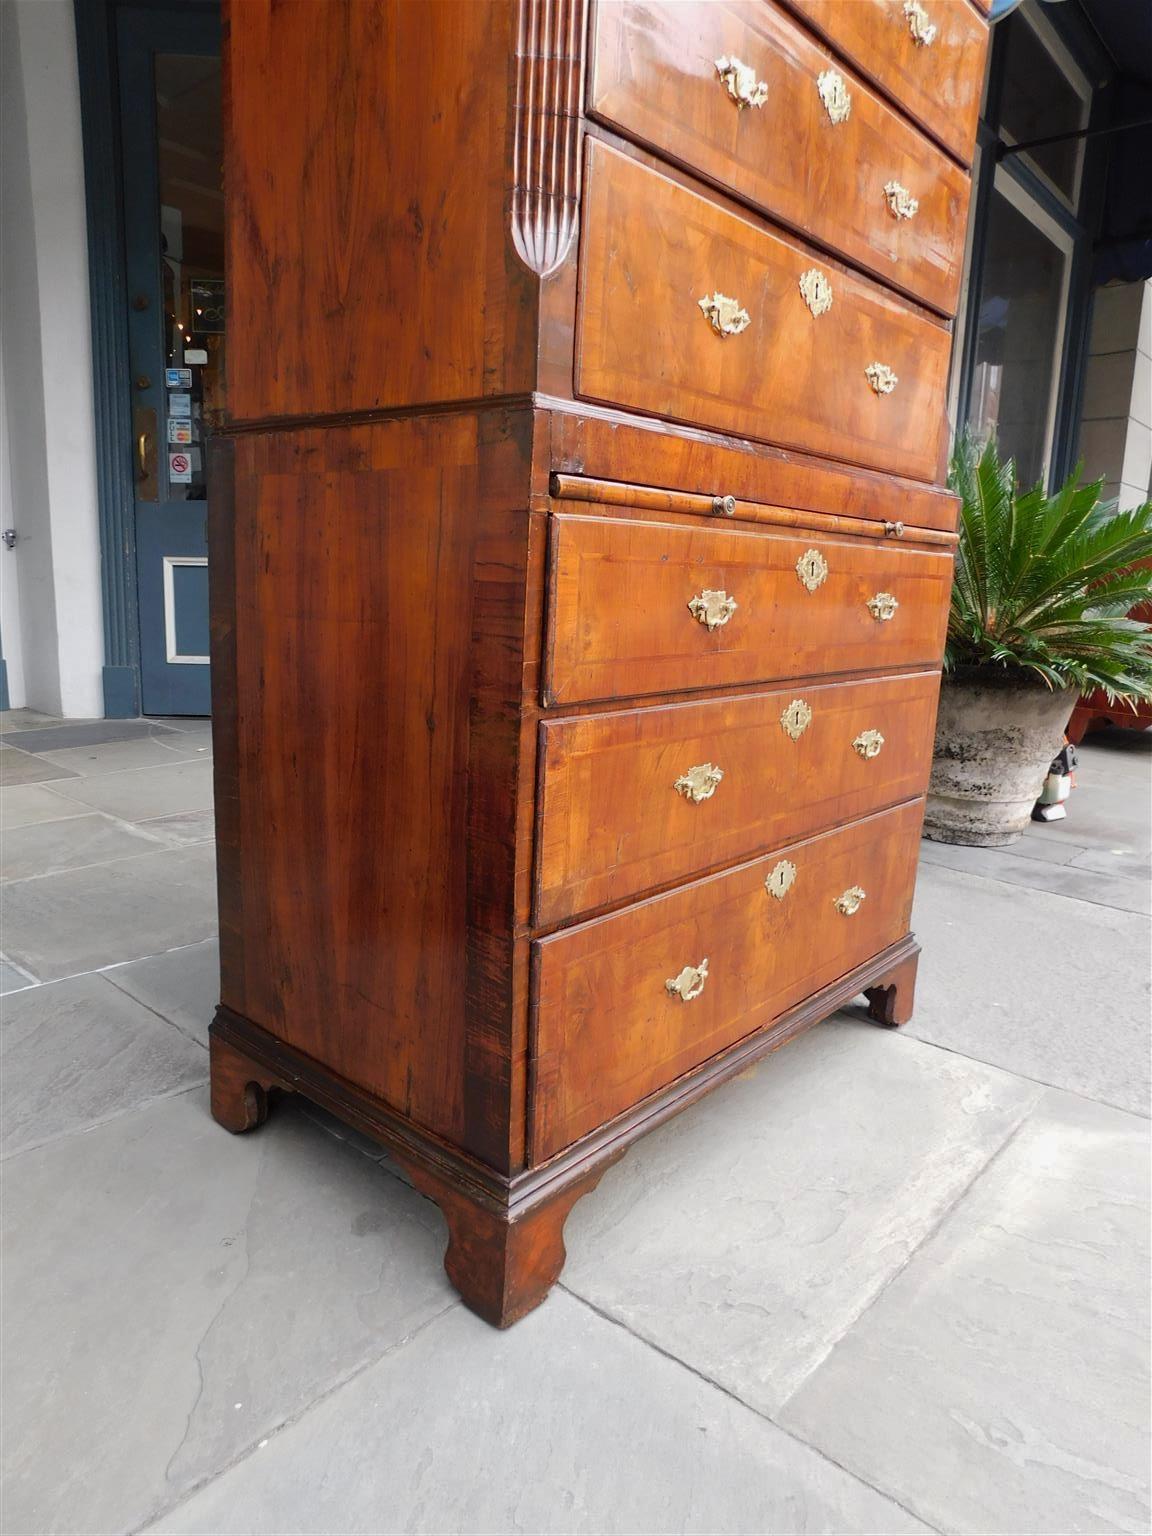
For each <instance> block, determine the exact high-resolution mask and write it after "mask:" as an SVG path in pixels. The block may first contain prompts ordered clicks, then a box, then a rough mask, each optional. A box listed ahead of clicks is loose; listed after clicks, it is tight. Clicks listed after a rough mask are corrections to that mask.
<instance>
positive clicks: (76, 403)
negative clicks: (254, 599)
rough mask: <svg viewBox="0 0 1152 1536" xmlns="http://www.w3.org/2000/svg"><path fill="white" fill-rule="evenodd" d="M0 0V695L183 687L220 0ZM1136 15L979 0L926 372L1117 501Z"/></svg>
mask: <svg viewBox="0 0 1152 1536" xmlns="http://www.w3.org/2000/svg"><path fill="white" fill-rule="evenodd" d="M1004 5H1008V6H1010V5H1011V0H1001V7H999V8H1003V7H1004ZM2 9H3V29H4V34H3V38H2V39H0V42H2V44H3V46H2V48H0V53H2V56H3V57H2V68H3V71H4V123H3V127H4V130H5V131H4V140H3V151H2V154H3V185H2V190H0V195H2V197H3V203H4V213H5V217H4V220H3V224H4V232H3V236H2V240H3V246H2V251H0V254H2V258H3V265H4V279H5V281H4V290H5V291H4V298H3V322H4V323H3V336H4V340H3V354H2V365H3V366H2V370H0V373H2V378H0V388H2V390H3V411H4V421H5V429H6V430H5V433H4V453H3V463H2V465H0V498H2V504H0V524H2V529H3V533H4V542H3V545H2V546H0V605H2V609H3V612H2V614H0V643H2V647H3V656H4V658H5V659H4V660H3V661H2V662H0V682H2V683H3V686H4V688H5V689H6V698H5V701H4V702H6V703H10V704H12V705H29V706H31V707H33V708H36V709H41V710H44V711H46V712H48V713H54V714H56V713H59V714H65V715H80V716H83V715H104V714H107V715H114V716H131V715H135V714H138V713H144V714H150V715H168V714H173V715H198V714H207V713H208V712H209V688H208V676H209V669H208V660H207V650H208V644H207V634H208V621H207V577H208V572H207V547H206V540H205V525H206V517H207V510H208V504H207V499H206V498H207V488H206V485H205V478H204V445H205V440H206V437H207V435H208V434H209V433H210V432H211V430H212V428H213V426H214V424H215V423H217V422H218V421H219V420H220V419H221V415H222V412H223V409H224V397H223V389H224V377H223V358H224V346H225V333H224V324H225V321H224V316H225V308H226V305H225V290H224V271H223V222H222V212H223V196H222V185H221V177H222V168H221V76H220V60H219V44H220V37H219V28H220V21H219V11H218V8H217V6H216V5H215V4H212V3H200V0H183V3H181V4H179V5H172V4H160V3H157V4H144V3H140V0H134V3H127V0H123V3H122V0H75V6H74V7H73V4H72V0H9V3H6V4H5V5H4V7H3V8H2ZM1150 15H1152V13H1150V12H1149V11H1148V8H1146V7H1143V6H1135V5H1118V4H1111V3H1107V0H1065V3H1061V4H1042V3H1041V0H1025V3H1024V4H1023V5H1022V6H1020V7H1019V8H1018V9H1015V10H1013V11H1012V14H1010V15H1007V16H1006V17H1005V18H1004V19H1003V20H1001V21H999V22H998V24H997V28H996V39H995V45H994V48H993V51H992V56H991V68H990V71H989V78H988V81H987V85H986V92H985V102H984V110H983V120H982V124H981V131H980V155H979V160H978V163H977V167H976V171H977V182H976V191H975V196H974V199H973V216H972V220H971V228H970V232H969V251H968V263H967V276H966V280H965V303H964V306H963V310H962V316H961V323H960V325H959V328H958V333H957V343H956V347H955V352H954V359H953V374H952V390H951V414H952V419H953V422H954V423H961V424H962V423H968V424H970V425H971V426H972V428H973V430H975V431H976V432H978V433H980V434H982V435H984V434H987V433H989V432H992V431H995V432H996V433H997V434H998V436H999V438H1000V440H1001V442H1002V444H1003V446H1004V447H1005V448H1006V449H1007V450H1008V451H1009V452H1011V453H1013V454H1014V455H1015V456H1016V458H1017V462H1018V465H1019V469H1020V475H1021V478H1022V479H1024V480H1027V481H1032V480H1034V479H1036V478H1040V477H1046V478H1047V479H1048V480H1049V481H1050V482H1051V481H1055V480H1057V479H1059V478H1060V477H1062V476H1063V475H1064V474H1066V473H1067V471H1068V470H1069V469H1070V468H1071V467H1072V465H1073V464H1074V463H1075V462H1076V460H1077V458H1078V457H1079V456H1083V458H1084V459H1085V461H1086V468H1087V470H1088V472H1089V473H1090V474H1094V475H1095V474H1100V475H1102V476H1103V477H1104V478H1105V479H1106V481H1107V483H1108V490H1109V493H1110V494H1114V495H1117V496H1120V497H1122V498H1123V499H1124V500H1125V502H1126V503H1127V504H1131V503H1133V502H1134V501H1139V500H1140V499H1142V497H1144V496H1146V495H1147V494H1148V484H1149V459H1150V458H1152V422H1150V417H1152V411H1150V410H1149V379H1150V378H1152V357H1150V356H1149V354H1150V353H1152V343H1150V341H1149V328H1150V327H1152V298H1150V286H1149V283H1148V282H1147V278H1148V275H1149V271H1150V270H1152V261H1150V259H1149V250H1150V249H1152V207H1150V206H1149V204H1150V202H1152V199H1150V197H1149V193H1148V181H1147V176H1146V174H1145V175H1143V176H1141V174H1140V169H1141V167H1143V168H1145V169H1146V167H1147V164H1148V163H1149V160H1150V159H1152V127H1150V126H1149V119H1152V21H1150V19H1149V17H1150ZM269 89H270V90H274V89H275V82H271V81H270V82H269ZM285 110H286V111H290V110H291V103H285ZM1141 122H1142V123H1143V126H1142V127H1140V126H1136V127H1133V126H1131V125H1132V124H1139V123H1141Z"/></svg>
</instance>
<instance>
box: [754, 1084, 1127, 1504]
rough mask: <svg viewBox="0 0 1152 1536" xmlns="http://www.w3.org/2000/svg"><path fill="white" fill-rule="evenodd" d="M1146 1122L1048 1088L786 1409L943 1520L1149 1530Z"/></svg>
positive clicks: (852, 1461)
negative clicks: (966, 1193)
mask: <svg viewBox="0 0 1152 1536" xmlns="http://www.w3.org/2000/svg"><path fill="white" fill-rule="evenodd" d="M1148 1129H1149V1128H1148V1125H1147V1123H1146V1122H1144V1121H1142V1120H1140V1119H1139V1118H1137V1117H1135V1116H1132V1115H1127V1114H1124V1113H1122V1112H1121V1111H1118V1110H1112V1109H1108V1108H1105V1107H1103V1106H1101V1105H1095V1104H1089V1103H1087V1102H1085V1101H1083V1100H1079V1099H1075V1098H1072V1097H1070V1096H1068V1095H1064V1094H1060V1093H1055V1092H1053V1093H1050V1094H1049V1095H1047V1096H1046V1097H1045V1099H1044V1100H1043V1102H1042V1104H1041V1106H1040V1107H1039V1109H1038V1111H1037V1113H1036V1114H1035V1115H1034V1116H1033V1117H1032V1118H1031V1119H1030V1120H1029V1121H1028V1123H1027V1125H1026V1126H1025V1127H1024V1129H1023V1130H1022V1131H1021V1133H1020V1135H1019V1136H1018V1137H1017V1138H1016V1140H1015V1141H1014V1142H1013V1143H1012V1145H1011V1146H1010V1147H1009V1148H1008V1149H1007V1150H1006V1151H1005V1152H1004V1154H1003V1155H1002V1156H1001V1157H1000V1158H999V1159H998V1160H997V1162H996V1163H995V1164H994V1165H993V1166H992V1167H991V1168H989V1169H988V1171H987V1172H986V1173H985V1175H984V1177H983V1178H982V1179H981V1180H980V1181H979V1183H978V1184H976V1185H975V1186H974V1188H973V1189H972V1191H971V1193H970V1195H969V1196H968V1198H967V1199H965V1200H964V1201H963V1202H962V1204H961V1205H960V1206H959V1207H958V1208H957V1209H956V1210H955V1211H954V1212H953V1213H952V1215H951V1216H950V1217H949V1218H948V1219H947V1220H946V1221H945V1222H944V1223H943V1225H942V1226H941V1228H940V1230H939V1231H938V1232H937V1233H936V1234H935V1236H934V1237H932V1238H931V1239H930V1240H929V1241H928V1242H927V1243H926V1244H925V1245H924V1247H923V1248H922V1249H921V1250H920V1251H919V1252H918V1253H917V1254H916V1255H915V1257H914V1258H913V1259H912V1261H911V1263H910V1264H909V1265H908V1267H907V1268H906V1269H905V1270H904V1271H903V1273H902V1274H900V1275H899V1276H897V1278H896V1279H895V1280H894V1281H893V1283H892V1284H891V1286H889V1288H888V1289H887V1290H886V1291H885V1292H884V1294H883V1296H881V1297H880V1299H879V1300H878V1301H877V1302H876V1304H875V1306H873V1307H872V1308H871V1310H870V1311H868V1312H867V1313H866V1314H865V1315H864V1316H863V1317H862V1318H861V1319H860V1321H859V1322H858V1323H857V1324H856V1326H855V1327H854V1328H853V1329H852V1330H851V1331H850V1332H849V1333H848V1334H847V1336H846V1337H845V1338H844V1339H843V1340H842V1341H841V1342H840V1343H839V1344H838V1345H837V1347H836V1349H835V1350H834V1351H833V1353H832V1355H831V1356H830V1358H829V1359H828V1360H827V1362H826V1363H825V1364H824V1365H823V1366H822V1367H821V1369H820V1370H818V1371H817V1372H816V1373H815V1374H814V1375H813V1376H812V1377H811V1378H810V1379H809V1380H808V1381H807V1382H806V1383H805V1385H804V1386H803V1387H802V1388H801V1389H800V1391H799V1392H798V1393H797V1395H796V1396H795V1397H794V1398H793V1399H792V1401H791V1402H790V1403H789V1404H788V1405H787V1407H786V1408H785V1409H784V1411H783V1414H782V1422H783V1423H784V1424H786V1425H787V1426H789V1427H790V1428H792V1429H794V1430H795V1431H796V1432H797V1433H799V1434H801V1435H803V1436H804V1438H805V1439H807V1440H809V1441H810V1442H811V1443H813V1444H814V1445H817V1446H819V1447H820V1448H821V1449H822V1450H824V1451H826V1452H827V1453H828V1454H829V1455H831V1456H832V1457H834V1458H835V1460H837V1461H838V1462H839V1463H841V1465H844V1466H847V1467H849V1468H851V1469H852V1470H854V1471H855V1472H857V1473H858V1475H860V1476H861V1477H864V1478H866V1479H867V1480H868V1481H869V1482H872V1483H874V1484H876V1485H877V1486H879V1487H881V1488H883V1489H885V1490H886V1491H888V1492H889V1493H891V1494H892V1495H893V1496H894V1497H895V1498H897V1499H898V1500H900V1502H901V1503H903V1504H906V1505H907V1506H908V1507H910V1508H912V1509H914V1510H915V1511H916V1512H917V1513H919V1514H920V1515H921V1517H922V1518H923V1519H924V1520H926V1521H927V1522H928V1523H929V1524H931V1525H934V1526H936V1527H938V1528H939V1529H940V1530H947V1531H981V1532H984V1531H986V1532H1005V1531H1011V1532H1029V1533H1036V1532H1052V1533H1063V1532H1070V1531H1085V1532H1092V1533H1099V1532H1104V1531H1128V1532H1144V1531H1147V1530H1148V1527H1149V1500H1148V1395H1149V1381H1148V1259H1149V1254H1148V1216H1149V1211H1148Z"/></svg>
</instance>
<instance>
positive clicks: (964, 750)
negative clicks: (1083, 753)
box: [924, 668, 1077, 848]
mask: <svg viewBox="0 0 1152 1536" xmlns="http://www.w3.org/2000/svg"><path fill="white" fill-rule="evenodd" d="M1076 697H1077V695H1076V692H1075V690H1074V689H1063V690H1060V691H1053V690H1052V689H1049V688H1046V687H1045V686H1044V684H1043V683H1042V682H1040V681H1039V680H1038V679H1037V680H1032V679H1030V678H1027V677H1023V678H1022V677H1021V675H1020V674H1019V673H1015V672H1004V673H997V672H995V671H993V670H992V669H991V668H973V669H971V670H969V671H967V672H955V673H949V674H948V675H946V676H945V678H944V683H943V687H942V688H941V690H940V712H939V715H938V716H937V719H936V745H935V748H934V749H933V756H932V777H931V780H930V781H929V785H928V808H927V812H926V815H925V819H924V836H925V837H927V838H930V839H931V840H932V841H933V842H936V843H969V844H975V845H977V846H980V847H986V848H1000V847H1003V846H1005V845H1006V844H1008V843H1014V842H1016V840H1017V839H1018V838H1019V837H1021V836H1022V835H1023V832H1024V829H1025V827H1026V826H1027V825H1028V821H1029V818H1030V816H1031V814H1032V807H1033V806H1034V805H1035V803H1036V800H1037V798H1038V796H1039V794H1040V789H1041V786H1042V785H1043V783H1044V779H1045V777H1046V776H1047V773H1048V766H1049V764H1050V763H1051V761H1052V759H1053V758H1054V757H1055V756H1056V754H1057V752H1059V750H1060V748H1061V746H1062V745H1063V741H1064V727H1065V726H1066V725H1067V724H1068V718H1069V716H1070V715H1071V713H1072V708H1073V706H1074V705H1075V703H1076Z"/></svg>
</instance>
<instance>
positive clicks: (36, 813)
mask: <svg viewBox="0 0 1152 1536" xmlns="http://www.w3.org/2000/svg"><path fill="white" fill-rule="evenodd" d="M91 809H92V808H91V806H88V805H78V804H77V803H76V801H75V800H67V799H65V798H64V796H63V795H58V794H56V792H55V791H54V790H53V789H51V788H50V787H49V786H48V785H47V784H16V785H13V786H12V787H11V788H10V789H0V828H2V829H3V830H4V831H5V832H6V831H8V829H9V828H10V827H30V826H34V825H35V824H36V823H37V822H41V821H63V820H64V818H65V817H67V816H85V815H88V814H89V813H90V812H91Z"/></svg>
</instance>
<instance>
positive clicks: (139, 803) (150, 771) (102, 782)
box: [60, 757, 212, 821]
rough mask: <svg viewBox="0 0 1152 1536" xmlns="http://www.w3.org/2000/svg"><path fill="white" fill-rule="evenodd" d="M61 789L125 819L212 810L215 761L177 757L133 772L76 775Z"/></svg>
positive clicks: (83, 802)
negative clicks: (83, 776)
mask: <svg viewBox="0 0 1152 1536" xmlns="http://www.w3.org/2000/svg"><path fill="white" fill-rule="evenodd" d="M60 792H61V793H62V794H66V795H67V797H68V799H70V800H77V801H80V802H81V803H82V804H84V805H88V806H91V807H92V809H93V810H97V811H106V812H107V813H108V815H110V816H119V817H120V819H121V820H122V821H145V820H148V819H149V818H151V817H155V816H175V815H178V814H182V813H184V812H187V811H208V810H211V809H212V762H211V759H209V758H207V757H197V758H195V759H192V760H189V761H187V762H182V761H181V760H180V759H179V758H174V759H173V761H172V762H171V763H168V762H164V763H160V764H156V765H155V766H153V767H149V768H139V769H136V770H134V771H132V772H126V773H102V774H94V775H92V776H91V777H90V778H84V779H81V778H79V777H76V778H71V779H70V780H69V782H68V784H67V785H66V786H62V787H61V791H60Z"/></svg>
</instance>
